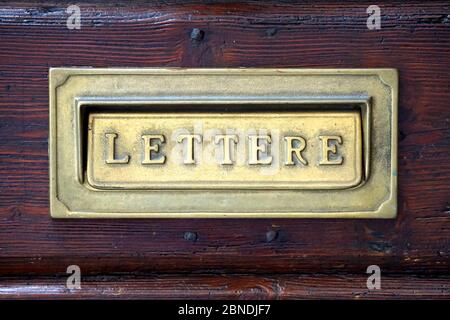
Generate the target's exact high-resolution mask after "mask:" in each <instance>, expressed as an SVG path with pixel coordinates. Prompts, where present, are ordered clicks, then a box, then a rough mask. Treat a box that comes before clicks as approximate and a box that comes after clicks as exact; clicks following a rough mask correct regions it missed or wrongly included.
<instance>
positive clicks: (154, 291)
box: [0, 274, 450, 300]
mask: <svg viewBox="0 0 450 320" xmlns="http://www.w3.org/2000/svg"><path fill="white" fill-rule="evenodd" d="M449 288H450V278H449V277H433V278H428V277H415V276H408V277H405V276H398V275H397V276H386V277H383V278H382V282H381V290H368V289H367V287H366V278H365V277H364V276H362V275H356V276H355V275H349V274H342V275H324V274H309V275H298V274H283V275H273V274H271V275H248V274H239V275H236V274H227V275H191V276H180V275H150V276H146V277H142V276H141V277H139V276H137V277H136V276H135V277H129V276H128V277H127V276H121V277H114V276H108V277H106V276H100V277H99V276H97V277H88V278H82V284H81V289H67V287H66V278H45V277H43V278H39V277H38V278H33V279H23V278H19V279H15V278H7V279H3V280H1V281H0V299H27V298H34V299H37V298H39V299H52V298H58V299H59V298H63V299H119V298H120V299H210V298H211V297H213V298H215V299H241V300H247V299H257V300H262V299H299V298H301V299H333V298H335V297H340V298H342V299H371V300H376V299H405V298H406V299H448V295H449Z"/></svg>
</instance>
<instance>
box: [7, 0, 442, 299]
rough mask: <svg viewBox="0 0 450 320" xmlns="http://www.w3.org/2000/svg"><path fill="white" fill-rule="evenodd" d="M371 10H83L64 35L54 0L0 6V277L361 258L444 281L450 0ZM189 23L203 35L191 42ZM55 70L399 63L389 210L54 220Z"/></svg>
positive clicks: (299, 266)
mask: <svg viewBox="0 0 450 320" xmlns="http://www.w3.org/2000/svg"><path fill="white" fill-rule="evenodd" d="M370 4H372V3H362V2H359V1H358V2H345V4H343V3H342V2H341V1H326V2H312V3H301V4H289V3H284V2H265V3H264V4H263V3H260V2H257V1H255V2H246V3H241V4H236V3H235V4H214V5H206V4H202V3H200V2H191V3H185V4H182V5H180V4H178V5H168V4H163V3H161V4H155V3H153V4H146V3H141V2H137V3H135V4H133V5H130V4H129V2H123V3H120V2H114V3H109V4H88V3H81V4H80V7H81V10H82V28H81V30H68V29H67V28H66V18H67V14H66V12H65V10H66V5H65V4H60V3H58V2H56V1H47V2H45V3H39V4H38V3H31V2H30V3H26V2H14V1H10V2H3V3H2V4H0V39H1V46H0V176H1V179H0V275H3V276H5V275H8V276H14V275H15V276H20V275H24V274H27V275H49V276H53V275H55V273H64V272H65V270H66V267H67V266H68V265H70V264H78V265H80V267H81V269H82V272H83V274H85V275H98V274H108V273H111V272H133V273H136V272H139V273H146V272H159V273H179V272H204V273H209V272H215V273H217V272H246V273H297V272H325V273H334V272H347V273H358V274H364V272H365V269H366V267H367V266H368V265H369V264H377V265H379V266H380V267H381V268H382V270H383V272H387V273H391V272H395V273H398V272H406V273H416V274H423V273H427V274H435V275H437V274H444V275H445V274H448V270H449V260H450V259H449V255H450V245H449V239H450V219H449V214H450V202H449V201H450V187H449V181H450V139H449V135H450V125H449V123H450V122H449V110H450V107H449V100H450V99H449V98H450V95H449V92H450V90H449V89H450V72H449V71H450V70H449V66H450V28H449V23H450V20H449V17H448V14H449V5H448V2H446V1H434V2H423V3H422V2H419V1H417V2H406V3H405V2H402V1H388V2H383V1H380V2H379V6H380V7H381V13H382V29H381V30H377V31H371V30H368V29H367V27H366V18H367V14H366V8H367V7H368V5H370ZM193 28H199V29H201V30H202V31H203V32H204V37H203V39H197V40H196V39H191V37H190V33H191V31H192V29H193ZM61 66H91V67H321V68H323V67H330V68H355V67H361V68H368V67H394V68H398V70H399V73H400V97H399V131H400V132H399V135H400V141H399V216H398V218H397V219H395V220H384V221H383V220H381V221H380V220H312V219H307V220H282V219H260V220H250V219H246V220H206V219H196V220H188V219H183V220H164V219H157V220H64V221H61V220H60V221H56V220H52V219H50V217H49V212H48V157H47V138H48V68H49V67H61ZM271 230H274V231H277V232H278V235H277V237H276V238H275V239H274V240H272V241H268V240H267V237H266V233H267V232H269V231H271ZM186 232H194V233H196V234H197V236H198V238H197V240H196V241H189V240H185V237H184V234H185V233H186ZM269 238H270V237H269ZM400 279H403V278H400ZM336 295H339V292H337V293H336Z"/></svg>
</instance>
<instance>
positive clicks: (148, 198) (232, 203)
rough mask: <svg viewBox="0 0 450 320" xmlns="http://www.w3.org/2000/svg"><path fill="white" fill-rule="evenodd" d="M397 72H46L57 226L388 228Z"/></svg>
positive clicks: (391, 205) (393, 181)
mask: <svg viewBox="0 0 450 320" xmlns="http://www.w3.org/2000/svg"><path fill="white" fill-rule="evenodd" d="M397 82H398V80H397V73H396V71H395V70H393V69H348V70H344V69H339V70H331V69H305V70H302V69H87V68H86V69H83V68H56V69H51V71H50V139H49V156H50V203H51V215H52V217H55V218H70V217H76V218H81V217H83V218H91V217H92V218H103V217H104V218H106V217H116V218H120V217H149V218H150V217H186V218H189V217H261V218H267V217H291V218H292V217H314V218H321V217H323V218H330V217H342V218H392V217H395V215H396V211H397V210H396V200H397V199H396V197H397V190H396V189H397V94H398V85H397Z"/></svg>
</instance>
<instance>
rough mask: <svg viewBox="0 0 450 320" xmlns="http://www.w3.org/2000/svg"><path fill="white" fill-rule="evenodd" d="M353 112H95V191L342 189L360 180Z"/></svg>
mask: <svg viewBox="0 0 450 320" xmlns="http://www.w3.org/2000/svg"><path fill="white" fill-rule="evenodd" d="M361 129H362V128H361V122H360V114H359V112H357V111H341V112H307V111H304V112H298V113H291V112H286V113H273V112H270V113H226V114H224V113H220V114H218V113H195V114H189V113H181V114H178V113H165V114H161V113H137V114H126V113H103V114H102V113H94V114H91V115H90V118H89V138H88V154H87V157H88V158H87V181H88V183H89V184H90V185H91V186H92V187H94V188H99V189H196V188H197V189H198V188H207V189H208V188H216V189H222V188H226V189H242V188H245V189H249V188H250V189H252V188H258V189H261V188H263V189H264V188H266V189H267V188H269V189H344V188H350V187H354V186H357V185H358V184H359V183H361V181H362V135H361Z"/></svg>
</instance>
